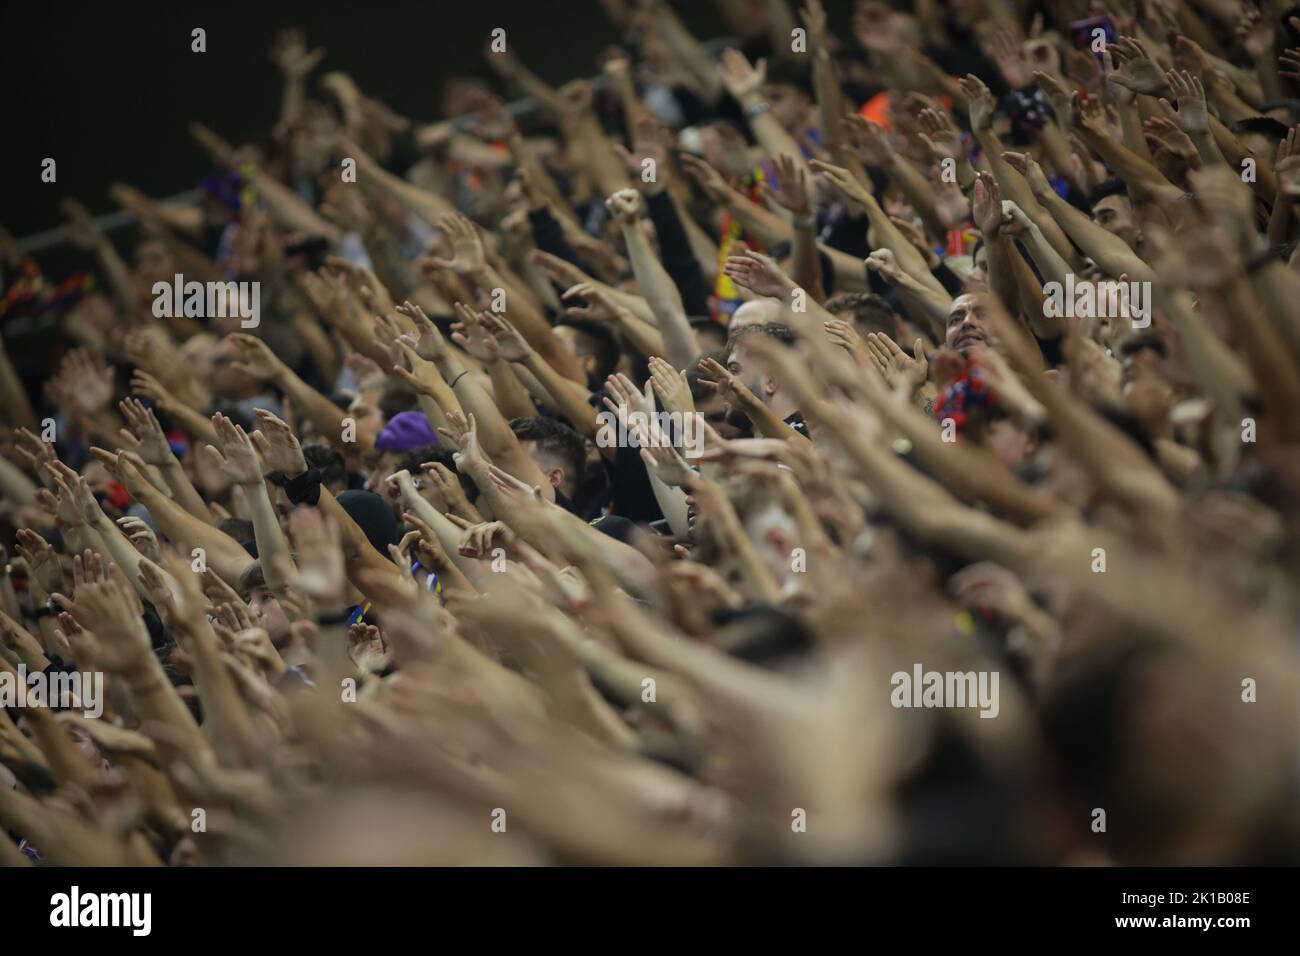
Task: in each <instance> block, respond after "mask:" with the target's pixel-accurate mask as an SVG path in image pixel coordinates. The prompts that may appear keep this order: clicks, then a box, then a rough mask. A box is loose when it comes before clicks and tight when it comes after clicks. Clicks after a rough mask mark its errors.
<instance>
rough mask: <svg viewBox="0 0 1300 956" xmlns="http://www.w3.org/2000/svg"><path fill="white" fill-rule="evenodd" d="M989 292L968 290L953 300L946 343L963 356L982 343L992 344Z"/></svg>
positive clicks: (949, 312)
mask: <svg viewBox="0 0 1300 956" xmlns="http://www.w3.org/2000/svg"><path fill="white" fill-rule="evenodd" d="M987 308H988V293H986V292H966V293H964V294H962V295H959V296H957V298H955V299H953V300H952V307H951V308H950V309H949V310H948V334H947V336H946V339H945V341H946V343H947V345H948V347H949V348H951V349H955V350H956V351H958V352H960V353H961V354H962V355H963V356H966V355H969V353H970V351H971V350H972V349H975V348H977V347H979V346H981V345H991V344H992V343H993V336H992V334H991V333H990V332H989V330H988V322H987Z"/></svg>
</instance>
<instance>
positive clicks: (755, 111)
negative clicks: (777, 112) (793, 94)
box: [745, 100, 772, 119]
mask: <svg viewBox="0 0 1300 956" xmlns="http://www.w3.org/2000/svg"><path fill="white" fill-rule="evenodd" d="M771 108H772V104H771V103H769V102H767V101H766V100H762V101H760V102H758V103H755V104H754V105H753V106H746V107H745V115H746V116H748V117H749V118H750V119H754V118H756V117H759V116H762V115H763V114H764V113H766V112H767V111H768V110H770V109H771Z"/></svg>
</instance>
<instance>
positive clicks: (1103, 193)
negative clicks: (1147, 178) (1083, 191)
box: [1088, 179, 1128, 209]
mask: <svg viewBox="0 0 1300 956" xmlns="http://www.w3.org/2000/svg"><path fill="white" fill-rule="evenodd" d="M1110 196H1123V197H1124V198H1125V199H1127V198H1128V186H1127V185H1126V184H1125V182H1124V180H1122V179H1108V180H1106V181H1105V182H1104V183H1102V184H1101V185H1100V186H1098V187H1097V188H1095V189H1094V190H1093V191H1092V192H1090V193H1088V208H1089V209H1092V208H1093V207H1094V206H1096V205H1097V203H1099V202H1101V201H1102V200H1103V199H1106V198H1108V197H1110Z"/></svg>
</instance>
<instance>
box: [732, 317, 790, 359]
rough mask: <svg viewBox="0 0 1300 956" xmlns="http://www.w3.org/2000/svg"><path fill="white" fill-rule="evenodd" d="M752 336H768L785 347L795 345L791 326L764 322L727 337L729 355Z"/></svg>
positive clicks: (747, 326)
mask: <svg viewBox="0 0 1300 956" xmlns="http://www.w3.org/2000/svg"><path fill="white" fill-rule="evenodd" d="M750 335H767V336H770V337H772V338H774V339H776V340H777V341H778V342H780V343H781V344H783V345H786V346H793V345H794V332H793V331H792V330H791V328H790V326H788V325H782V324H781V323H780V322H764V323H763V324H762V325H745V326H742V327H741V328H739V329H736V331H734V332H732V333H731V334H730V335H728V336H727V354H728V355H730V354H731V353H732V352H734V351H735V349H736V345H737V344H738V343H739V342H740V340H741V339H743V338H746V337H747V336H750ZM724 364H725V363H724Z"/></svg>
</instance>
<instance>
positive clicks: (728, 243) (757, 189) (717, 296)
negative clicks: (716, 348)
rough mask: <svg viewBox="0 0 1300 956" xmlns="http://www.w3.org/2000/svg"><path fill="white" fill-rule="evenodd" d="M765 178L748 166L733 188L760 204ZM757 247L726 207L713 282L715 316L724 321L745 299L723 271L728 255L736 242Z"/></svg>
mask: <svg viewBox="0 0 1300 956" xmlns="http://www.w3.org/2000/svg"><path fill="white" fill-rule="evenodd" d="M766 181H767V174H766V173H765V172H764V171H763V170H762V168H761V167H760V168H758V169H754V170H751V171H750V172H748V173H746V174H745V175H744V177H743V178H742V179H741V180H740V182H739V183H737V184H736V189H737V190H738V191H739V192H740V193H741V194H742V195H743V196H744V197H745V198H746V199H748V200H749V201H750V202H753V203H757V204H758V205H760V206H761V205H762V204H763V190H762V188H761V184H762V183H764V182H766ZM738 245H740V246H744V247H746V248H749V249H757V248H758V247H759V246H758V242H757V241H756V240H755V239H754V238H753V237H752V236H750V235H749V234H748V233H746V232H745V226H744V224H743V223H741V221H740V220H739V219H737V218H736V217H735V216H733V215H732V214H731V212H730V210H728V211H727V212H726V213H725V214H724V215H723V219H722V239H721V241H719V243H718V281H717V282H716V283H714V286H713V299H714V317H715V318H717V319H718V320H719V321H723V320H725V319H726V318H728V317H730V315H731V313H733V312H735V311H736V310H737V309H738V308H740V306H741V305H742V304H743V303H744V301H745V300H744V299H743V298H742V297H741V295H740V288H739V287H738V286H737V285H736V283H734V282H732V281H731V276H729V275H727V273H726V272H725V271H724V268H723V267H724V266H726V264H727V257H728V256H733V255H735V254H736V252H738V251H739V249H737V246H738Z"/></svg>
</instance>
